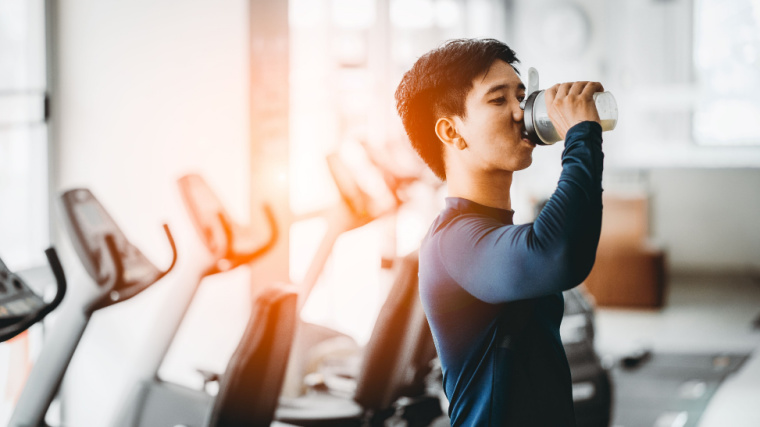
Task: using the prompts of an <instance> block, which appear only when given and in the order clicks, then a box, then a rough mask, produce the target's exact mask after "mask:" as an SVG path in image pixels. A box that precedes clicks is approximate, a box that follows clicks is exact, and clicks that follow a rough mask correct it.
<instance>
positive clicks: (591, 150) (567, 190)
mask: <svg viewBox="0 0 760 427" xmlns="http://www.w3.org/2000/svg"><path fill="white" fill-rule="evenodd" d="M603 158H604V155H603V153H602V128H601V126H600V125H599V124H598V123H596V122H582V123H579V124H577V125H575V126H573V127H572V128H571V129H570V130H569V131H568V132H567V135H566V138H565V149H564V151H563V153H562V173H561V174H560V178H559V182H558V184H557V189H556V191H555V192H554V194H552V196H551V198H550V199H549V201H548V202H547V204H546V206H545V207H544V208H543V209H542V211H541V213H540V214H539V215H538V218H536V221H535V222H533V223H531V224H524V225H504V224H502V223H500V222H499V221H497V220H496V219H493V218H490V217H487V216H484V215H479V214H474V213H465V214H463V215H460V216H458V217H456V218H455V219H454V220H453V221H451V222H450V223H449V224H447V225H446V226H445V228H443V229H442V230H441V234H440V238H439V240H438V244H439V248H438V249H439V253H440V255H441V258H442V259H441V262H442V264H443V265H444V266H445V268H446V271H447V272H448V274H449V275H450V276H451V277H452V279H454V281H456V282H457V283H458V284H459V286H461V287H462V288H464V290H466V291H467V292H468V293H470V294H471V295H473V296H474V297H476V298H478V299H480V300H482V301H485V302H488V303H492V304H496V303H502V302H508V301H515V300H521V299H527V298H535V297H539V296H543V295H549V294H552V293H557V292H561V291H564V290H567V289H570V288H572V287H574V286H577V285H578V284H580V283H581V282H582V281H583V280H584V279H585V278H586V276H588V274H589V272H590V271H591V267H592V266H593V265H594V259H595V258H596V248H597V245H598V243H599V234H600V231H601V223H602V185H601V182H602V163H603Z"/></svg>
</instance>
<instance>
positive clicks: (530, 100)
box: [520, 67, 618, 145]
mask: <svg viewBox="0 0 760 427" xmlns="http://www.w3.org/2000/svg"><path fill="white" fill-rule="evenodd" d="M544 94H545V91H544V90H538V71H536V69H535V68H533V67H531V68H529V69H528V90H527V93H526V94H525V100H524V101H523V102H522V103H521V105H520V106H521V107H522V109H523V110H524V114H523V116H524V119H523V120H524V121H525V130H526V131H527V133H528V139H530V140H531V141H533V142H535V143H536V144H538V145H552V144H554V143H555V142H557V141H561V140H562V137H561V136H560V135H559V134H558V133H557V130H556V129H555V128H554V124H553V123H552V121H551V120H550V119H549V114H548V113H547V109H546V100H545V98H544V96H545V95H544ZM594 103H595V104H596V110H597V112H598V113H599V118H600V119H601V125H602V131H608V130H613V129H615V126H616V125H617V118H618V109H617V102H615V97H614V96H612V93H610V92H597V93H595V94H594Z"/></svg>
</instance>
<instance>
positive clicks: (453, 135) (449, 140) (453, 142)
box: [435, 117, 467, 150]
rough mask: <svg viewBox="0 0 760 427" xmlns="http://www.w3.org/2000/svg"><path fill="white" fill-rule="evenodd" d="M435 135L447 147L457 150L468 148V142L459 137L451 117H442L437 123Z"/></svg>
mask: <svg viewBox="0 0 760 427" xmlns="http://www.w3.org/2000/svg"><path fill="white" fill-rule="evenodd" d="M435 134H436V135H437V136H438V139H440V140H441V142H443V143H444V144H446V146H447V147H451V148H455V149H457V150H464V149H465V148H467V142H466V141H465V140H464V138H462V136H461V135H459V132H457V128H456V125H455V124H454V120H453V119H452V118H450V117H441V118H439V119H438V121H437V122H435Z"/></svg>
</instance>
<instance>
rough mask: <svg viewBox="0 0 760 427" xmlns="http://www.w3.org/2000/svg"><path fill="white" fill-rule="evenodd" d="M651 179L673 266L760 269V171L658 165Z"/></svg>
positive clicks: (654, 213)
mask: <svg viewBox="0 0 760 427" xmlns="http://www.w3.org/2000/svg"><path fill="white" fill-rule="evenodd" d="M648 181H649V188H650V192H651V194H652V204H651V207H650V213H651V228H652V230H651V232H652V235H653V236H654V238H655V239H657V240H658V241H659V242H661V243H663V244H664V246H665V248H666V249H667V251H668V259H669V266H670V267H671V268H672V269H673V270H676V271H678V270H680V271H684V270H691V271H720V272H724V271H733V272H744V273H747V272H750V273H752V272H754V273H757V272H758V271H760V225H758V212H760V169H656V170H652V171H650V172H649V178H648Z"/></svg>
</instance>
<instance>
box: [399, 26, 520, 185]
mask: <svg viewBox="0 0 760 427" xmlns="http://www.w3.org/2000/svg"><path fill="white" fill-rule="evenodd" d="M497 59H501V60H502V61H504V62H506V63H507V64H509V65H511V66H512V68H513V69H514V70H515V72H516V73H518V74H520V72H519V71H518V70H517V68H515V64H516V63H519V62H520V61H519V60H518V59H517V56H516V55H515V52H514V51H513V50H512V49H510V47H509V46H507V45H506V44H504V43H502V42H500V41H498V40H494V39H455V40H449V41H447V42H446V43H444V44H443V45H441V46H440V47H438V48H436V49H433V50H431V51H430V52H428V53H426V54H424V55H423V56H421V57H420V58H419V59H418V60H417V62H415V63H414V65H413V66H412V68H411V69H410V70H409V71H407V72H406V73H405V74H404V77H403V78H402V79H401V83H399V85H398V88H397V89H396V109H397V110H398V114H399V115H400V116H401V121H402V123H403V124H404V129H406V134H407V135H408V136H409V140H410V141H411V143H412V147H414V149H415V150H416V151H417V153H418V154H419V155H420V157H421V158H422V160H424V161H425V163H427V165H428V166H429V167H430V169H431V170H432V171H433V173H435V174H436V175H437V176H438V178H440V179H441V180H443V181H445V180H446V165H445V162H444V159H443V143H442V142H441V141H440V140H439V139H438V136H437V135H436V134H435V123H436V121H437V120H438V118H440V117H444V116H450V115H454V116H459V117H462V118H464V117H466V113H467V111H466V108H465V99H466V98H467V94H468V93H469V92H470V90H471V89H472V80H473V79H474V78H475V77H477V76H478V75H479V74H481V73H484V72H486V71H487V70H488V69H489V68H490V67H491V64H493V62H494V61H495V60H497Z"/></svg>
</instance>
